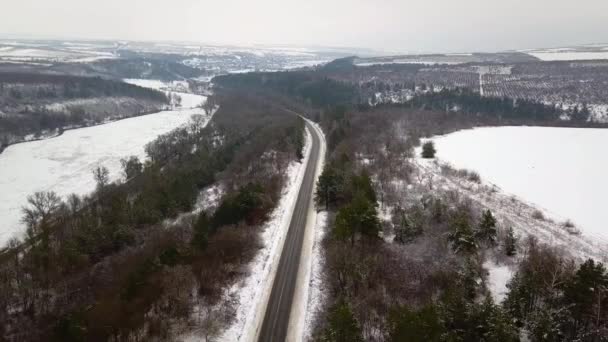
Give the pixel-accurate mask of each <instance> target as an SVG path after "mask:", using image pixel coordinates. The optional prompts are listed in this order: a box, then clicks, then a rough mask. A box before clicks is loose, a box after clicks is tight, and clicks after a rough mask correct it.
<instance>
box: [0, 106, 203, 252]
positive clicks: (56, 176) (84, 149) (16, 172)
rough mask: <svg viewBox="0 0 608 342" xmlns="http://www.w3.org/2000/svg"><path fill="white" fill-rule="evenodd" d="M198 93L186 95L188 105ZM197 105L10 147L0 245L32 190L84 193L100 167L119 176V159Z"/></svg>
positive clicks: (1, 180)
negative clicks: (97, 167)
mask: <svg viewBox="0 0 608 342" xmlns="http://www.w3.org/2000/svg"><path fill="white" fill-rule="evenodd" d="M193 97H198V98H197V101H196V102H198V103H199V104H200V103H202V102H204V100H205V97H204V96H197V95H190V96H189V101H184V102H188V103H192V102H194V100H195V99H194V98H193ZM192 114H203V115H204V111H203V110H202V109H199V108H182V109H178V110H173V111H163V112H160V113H157V114H150V115H145V116H140V117H135V118H130V119H125V120H121V121H116V122H112V123H108V124H104V125H100V126H94V127H88V128H81V129H75V130H71V131H66V132H65V133H64V134H63V135H61V136H59V137H56V138H52V139H47V140H41V141H34V142H28V143H22V144H17V145H13V146H9V147H8V148H7V149H6V150H5V151H4V152H3V153H1V154H0V246H2V245H4V244H5V243H6V241H7V240H8V239H9V238H11V237H12V236H15V235H20V234H21V232H22V231H23V227H22V225H21V224H20V217H21V207H22V206H23V205H24V204H25V203H26V198H27V196H28V195H30V194H32V193H33V192H35V191H50V190H52V191H55V192H57V193H58V194H60V195H61V196H66V195H68V194H70V193H78V194H86V193H88V192H90V191H91V190H93V189H94V188H95V182H94V181H93V176H92V169H93V168H94V167H96V166H97V165H103V166H105V167H107V168H108V169H109V170H110V175H111V177H112V179H117V178H119V177H120V170H121V167H120V159H121V158H125V157H127V156H131V155H135V156H138V157H140V158H141V159H143V158H144V157H145V152H144V147H145V145H146V144H147V143H148V142H150V141H152V140H154V139H155V138H156V137H157V136H158V135H160V134H163V133H167V132H169V131H171V130H173V129H174V128H176V127H178V126H181V125H183V124H185V123H186V122H188V121H189V119H190V117H191V115H192Z"/></svg>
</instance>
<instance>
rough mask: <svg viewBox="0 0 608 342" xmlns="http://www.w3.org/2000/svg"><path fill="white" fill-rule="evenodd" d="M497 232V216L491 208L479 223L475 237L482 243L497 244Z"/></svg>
mask: <svg viewBox="0 0 608 342" xmlns="http://www.w3.org/2000/svg"><path fill="white" fill-rule="evenodd" d="M496 234H497V231H496V218H494V215H492V212H491V211H490V210H486V211H484V213H483V216H482V218H481V222H480V223H479V228H478V229H477V231H476V232H475V237H476V238H477V241H479V242H481V243H484V244H488V245H489V246H494V245H495V244H496Z"/></svg>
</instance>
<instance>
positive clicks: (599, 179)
mask: <svg viewBox="0 0 608 342" xmlns="http://www.w3.org/2000/svg"><path fill="white" fill-rule="evenodd" d="M433 140H434V141H435V144H436V147H437V151H438V153H437V155H438V157H439V158H440V159H441V160H444V161H447V162H449V163H451V164H453V165H454V166H455V167H457V168H466V169H471V170H475V171H478V172H479V173H480V174H481V176H482V178H484V179H485V180H488V181H490V182H491V183H493V184H496V185H497V186H498V187H500V188H501V189H503V190H504V191H505V192H507V193H511V194H514V195H516V196H518V197H520V198H523V199H525V200H526V201H530V202H532V203H534V204H535V205H537V206H539V207H541V208H545V209H546V210H547V212H548V213H549V217H551V218H553V219H555V220H557V221H560V222H563V221H565V220H567V219H570V220H572V221H573V222H574V223H575V224H576V226H577V227H578V228H580V229H581V230H582V232H583V234H584V235H585V236H587V237H591V238H593V239H596V240H598V241H602V242H605V243H608V227H607V226H606V225H605V223H606V222H608V211H607V210H605V199H604V196H605V194H606V193H608V178H607V177H606V175H607V174H608V154H606V153H605V152H604V147H605V146H606V144H608V130H603V129H579V128H550V127H496V128H479V129H473V130H465V131H460V132H456V133H453V134H449V135H447V136H443V137H437V138H435V139H433Z"/></svg>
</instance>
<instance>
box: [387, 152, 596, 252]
mask: <svg viewBox="0 0 608 342" xmlns="http://www.w3.org/2000/svg"><path fill="white" fill-rule="evenodd" d="M420 150H421V149H420V148H418V152H420ZM418 155H419V153H418ZM444 164H445V163H443V162H441V161H439V160H428V159H422V158H420V157H416V158H414V159H411V160H410V165H411V166H412V167H413V168H414V177H412V179H414V180H415V182H414V183H412V184H408V186H407V190H406V189H405V188H403V187H402V186H396V185H397V184H395V186H396V187H395V191H396V193H397V194H402V196H404V197H405V199H406V200H412V201H415V202H417V201H419V199H420V198H421V197H422V196H423V195H425V194H428V193H429V192H432V193H435V194H437V195H440V196H444V197H445V196H451V195H449V194H451V193H458V194H459V195H460V196H462V197H463V198H466V199H467V200H469V201H470V203H471V204H472V205H473V206H474V207H476V208H477V209H478V210H490V211H492V214H494V216H495V217H496V220H497V222H498V227H499V230H501V229H506V228H508V227H511V228H513V230H514V232H515V234H516V236H518V237H519V239H520V241H524V240H525V239H526V238H528V237H530V236H533V237H535V238H536V239H537V240H538V241H541V242H542V243H544V244H548V245H551V246H553V247H556V248H560V249H562V250H563V251H565V252H567V253H568V254H569V255H570V256H571V257H573V258H574V259H575V260H578V261H583V260H585V259H588V258H593V259H595V260H600V261H603V262H606V261H608V244H606V243H605V242H602V241H601V240H599V239H597V238H596V237H590V236H587V235H581V234H571V233H570V232H569V231H568V230H567V229H565V227H564V225H563V223H562V222H555V221H553V220H551V219H538V218H537V217H536V213H537V212H538V211H539V208H538V206H536V205H534V204H532V203H529V202H527V201H525V200H523V199H521V198H519V197H517V196H514V195H512V194H509V193H507V192H504V191H502V190H500V189H499V188H498V187H497V186H496V185H494V184H492V183H489V182H486V181H482V182H481V183H478V182H475V181H471V180H469V179H467V178H466V177H463V176H461V175H458V173H456V172H452V173H450V172H444V166H445V165H444ZM482 178H483V175H482ZM412 203H414V202H412ZM544 214H545V216H547V215H546V213H544Z"/></svg>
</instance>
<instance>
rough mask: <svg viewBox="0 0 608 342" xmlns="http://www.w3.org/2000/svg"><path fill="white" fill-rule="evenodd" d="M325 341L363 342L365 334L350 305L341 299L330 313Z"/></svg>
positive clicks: (324, 335)
mask: <svg viewBox="0 0 608 342" xmlns="http://www.w3.org/2000/svg"><path fill="white" fill-rule="evenodd" d="M322 340H323V341H324V342H362V341H363V335H362V333H361V328H360V327H359V323H357V320H356V319H355V317H354V315H353V313H352V311H351V309H350V307H349V305H348V304H347V303H345V302H344V301H340V302H339V303H338V304H337V305H336V306H335V307H334V308H333V309H332V310H331V312H330V313H329V318H328V326H327V328H326V329H325V333H324V334H323V339H322Z"/></svg>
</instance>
